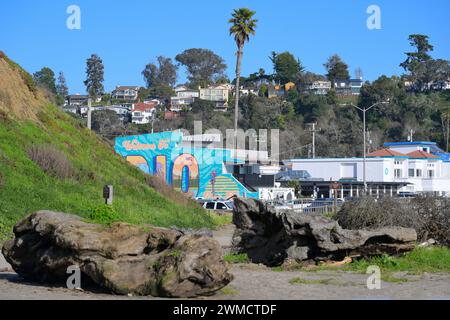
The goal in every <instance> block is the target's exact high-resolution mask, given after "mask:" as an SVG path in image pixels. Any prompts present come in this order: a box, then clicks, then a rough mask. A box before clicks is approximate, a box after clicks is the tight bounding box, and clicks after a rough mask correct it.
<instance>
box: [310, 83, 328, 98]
mask: <svg viewBox="0 0 450 320" xmlns="http://www.w3.org/2000/svg"><path fill="white" fill-rule="evenodd" d="M307 90H308V91H310V92H312V93H314V94H316V95H326V94H327V93H328V92H329V91H330V90H331V81H314V82H313V83H312V84H311V85H310V86H309V87H307Z"/></svg>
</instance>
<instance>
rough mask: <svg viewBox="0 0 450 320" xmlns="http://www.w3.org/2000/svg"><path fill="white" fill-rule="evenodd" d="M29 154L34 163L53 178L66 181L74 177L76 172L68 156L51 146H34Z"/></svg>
mask: <svg viewBox="0 0 450 320" xmlns="http://www.w3.org/2000/svg"><path fill="white" fill-rule="evenodd" d="M27 153H28V157H29V158H30V159H31V160H32V161H33V162H34V163H36V164H37V165H38V166H39V167H40V168H41V169H42V170H43V171H44V172H45V173H47V174H49V175H51V176H53V177H56V178H59V179H62V180H64V179H68V178H71V177H73V175H74V170H73V168H72V165H71V163H70V161H69V159H68V158H67V157H66V155H65V154H64V153H63V152H61V151H60V150H58V149H56V148H55V147H53V146H51V145H41V146H32V147H31V148H29V149H28V152H27Z"/></svg>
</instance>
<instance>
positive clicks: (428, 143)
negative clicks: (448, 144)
mask: <svg viewBox="0 0 450 320" xmlns="http://www.w3.org/2000/svg"><path fill="white" fill-rule="evenodd" d="M417 145H420V146H435V145H436V142H430V141H413V142H386V143H385V144H384V146H385V147H397V146H417Z"/></svg>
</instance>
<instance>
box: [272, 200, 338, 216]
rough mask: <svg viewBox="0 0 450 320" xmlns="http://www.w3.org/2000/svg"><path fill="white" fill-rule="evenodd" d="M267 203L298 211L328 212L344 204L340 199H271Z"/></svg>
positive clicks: (277, 207) (280, 208)
mask: <svg viewBox="0 0 450 320" xmlns="http://www.w3.org/2000/svg"><path fill="white" fill-rule="evenodd" d="M267 204H268V205H272V206H274V207H275V208H276V209H279V210H293V211H295V212H298V213H314V214H321V215H325V214H330V213H335V212H337V211H338V210H339V208H340V207H341V206H342V205H343V204H344V201H342V200H341V199H298V200H293V201H284V202H283V201H271V202H268V203H267Z"/></svg>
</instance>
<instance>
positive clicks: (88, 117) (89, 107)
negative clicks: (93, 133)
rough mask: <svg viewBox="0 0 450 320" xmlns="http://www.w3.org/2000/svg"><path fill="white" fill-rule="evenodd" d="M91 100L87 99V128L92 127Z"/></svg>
mask: <svg viewBox="0 0 450 320" xmlns="http://www.w3.org/2000/svg"><path fill="white" fill-rule="evenodd" d="M91 106H92V100H91V98H89V99H88V111H87V127H88V129H89V130H91V129H92V110H91Z"/></svg>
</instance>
